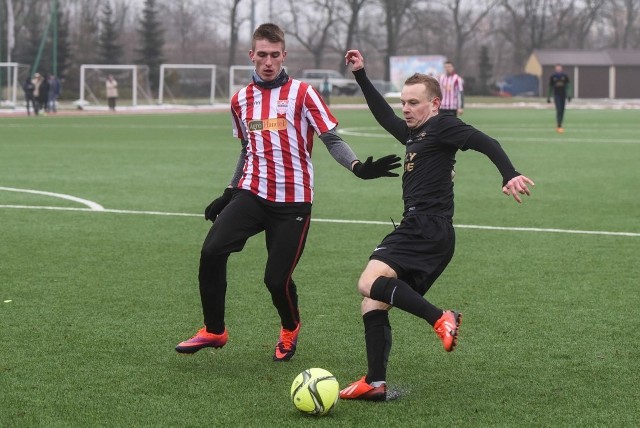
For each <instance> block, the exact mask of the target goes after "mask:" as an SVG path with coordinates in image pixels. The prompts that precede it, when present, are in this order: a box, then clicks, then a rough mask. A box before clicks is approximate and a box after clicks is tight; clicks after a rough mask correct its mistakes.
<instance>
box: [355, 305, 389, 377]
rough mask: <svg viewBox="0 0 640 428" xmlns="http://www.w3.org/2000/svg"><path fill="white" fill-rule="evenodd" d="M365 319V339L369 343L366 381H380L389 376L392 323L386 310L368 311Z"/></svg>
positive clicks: (364, 316)
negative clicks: (388, 364) (388, 363)
mask: <svg viewBox="0 0 640 428" xmlns="http://www.w3.org/2000/svg"><path fill="white" fill-rule="evenodd" d="M362 321H364V340H365V343H366V345H367V364H368V372H367V377H366V379H365V380H366V381H367V383H369V384H370V383H371V382H380V381H385V380H386V378H387V361H389V352H390V351H391V325H390V324H389V313H388V312H387V311H385V310H375V311H371V312H367V313H366V314H364V315H363V316H362Z"/></svg>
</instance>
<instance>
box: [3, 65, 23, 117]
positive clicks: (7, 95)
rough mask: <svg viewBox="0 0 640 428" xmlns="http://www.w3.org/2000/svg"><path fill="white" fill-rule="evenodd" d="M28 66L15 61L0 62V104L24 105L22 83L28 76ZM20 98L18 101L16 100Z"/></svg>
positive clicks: (8, 105)
mask: <svg viewBox="0 0 640 428" xmlns="http://www.w3.org/2000/svg"><path fill="white" fill-rule="evenodd" d="M29 71H30V70H29V66H28V65H25V64H18V63H17V62H0V106H1V107H8V108H15V107H17V106H18V104H21V105H24V93H23V92H22V85H23V84H24V82H25V80H27V78H28V77H30V73H29ZM18 100H20V101H18Z"/></svg>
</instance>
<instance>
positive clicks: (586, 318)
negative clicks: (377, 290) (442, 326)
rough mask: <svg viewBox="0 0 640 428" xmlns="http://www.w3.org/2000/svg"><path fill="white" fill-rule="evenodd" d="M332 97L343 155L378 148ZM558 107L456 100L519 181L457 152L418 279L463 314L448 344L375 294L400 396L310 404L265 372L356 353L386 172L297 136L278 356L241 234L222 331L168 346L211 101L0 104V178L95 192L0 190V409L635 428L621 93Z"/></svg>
mask: <svg viewBox="0 0 640 428" xmlns="http://www.w3.org/2000/svg"><path fill="white" fill-rule="evenodd" d="M335 114H336V116H337V117H338V119H339V120H340V122H341V124H340V128H341V129H342V130H343V131H346V133H345V134H344V138H345V139H346V140H347V141H348V142H349V143H350V144H351V145H352V147H353V148H354V150H355V151H356V153H358V154H359V156H360V157H362V158H364V157H366V156H369V155H373V156H376V157H377V156H381V155H385V154H389V153H397V154H399V155H402V153H403V150H402V149H403V147H402V146H401V145H399V144H397V143H396V142H394V141H393V140H392V139H391V137H389V136H387V135H385V134H384V132H383V131H382V130H381V129H380V128H379V127H378V126H377V125H376V124H375V122H374V121H373V119H372V118H371V116H370V113H369V112H368V111H366V110H336V111H335ZM566 116H567V118H566V123H565V127H566V132H565V134H563V135H559V134H556V133H555V130H554V129H555V128H554V113H553V111H552V110H549V109H546V110H534V109H530V110H524V109H511V110H501V109H475V110H474V109H468V110H467V111H466V112H465V115H464V119H465V120H466V121H467V122H468V123H470V124H473V125H474V126H476V127H478V128H479V129H481V130H483V131H485V132H486V133H488V134H489V135H491V136H494V137H495V138H497V139H498V140H499V141H500V142H501V144H502V145H503V147H504V148H505V150H506V151H507V152H508V154H509V155H510V157H511V159H512V160H513V162H514V164H515V166H516V168H517V169H518V170H519V171H520V172H522V173H523V174H525V175H528V176H529V177H531V178H532V179H533V180H534V181H535V182H536V187H535V189H534V190H533V195H532V196H531V197H530V198H526V200H525V202H524V203H523V204H522V205H518V204H516V203H515V202H514V201H513V200H511V199H509V198H507V197H506V196H504V195H502V193H501V192H500V190H501V189H500V185H501V179H500V176H499V174H498V172H497V170H496V168H495V167H494V166H493V165H492V164H491V163H490V162H489V161H488V160H487V159H486V158H485V157H484V156H483V155H481V154H479V153H476V152H460V153H459V154H458V163H457V165H456V172H457V174H456V178H455V183H456V186H455V188H456V217H455V219H454V221H455V223H456V224H457V225H458V228H457V244H456V245H457V249H456V255H455V257H454V259H453V261H452V263H451V264H450V265H449V267H448V269H447V270H446V271H445V273H444V274H443V275H442V277H441V278H440V279H439V280H438V282H437V283H436V284H435V285H434V287H433V288H432V290H431V291H429V293H428V294H427V297H428V298H429V299H430V300H431V301H433V303H435V304H437V305H439V306H441V307H445V308H452V309H456V310H460V311H462V312H463V313H464V322H463V324H462V328H461V333H460V341H459V346H458V348H457V349H456V351H455V352H454V353H451V354H448V353H446V352H444V351H443V349H442V346H441V344H440V342H439V341H438V339H437V338H436V336H435V334H434V333H433V332H432V331H430V330H429V329H428V328H427V326H426V325H425V323H424V322H423V321H421V320H417V319H415V318H413V317H411V316H410V315H408V314H405V313H402V312H400V311H398V310H395V311H392V314H391V322H392V326H393V333H394V347H393V350H392V353H391V358H390V362H389V370H388V381H389V385H390V387H391V388H392V389H394V390H396V391H399V392H400V397H399V398H397V399H396V400H393V401H390V402H388V403H363V402H344V401H341V402H339V403H338V405H337V407H336V409H335V411H334V412H333V413H331V414H330V415H329V416H327V417H324V418H320V419H317V418H310V417H305V416H303V415H302V414H300V413H299V412H297V411H296V410H295V408H294V407H293V405H292V404H291V402H290V400H289V396H288V395H289V387H290V385H291V382H292V381H293V379H294V378H295V376H296V375H297V374H298V373H299V372H300V371H302V370H303V369H306V368H309V367H322V368H325V369H327V370H329V371H331V372H332V373H333V374H334V375H335V376H336V377H337V379H338V381H339V382H340V384H341V386H344V385H346V384H348V383H349V382H351V381H354V380H356V379H357V378H359V377H360V376H362V375H363V374H364V373H365V371H366V361H365V352H364V338H363V326H362V320H361V317H360V315H359V302H360V298H359V296H358V294H357V292H356V287H355V284H356V282H357V279H358V276H359V274H360V272H361V270H362V268H363V267H364V265H365V264H366V261H367V259H368V256H369V254H370V252H371V250H372V249H373V248H374V247H375V245H376V244H377V243H378V242H379V241H380V240H381V239H382V238H383V237H384V235H385V234H387V233H388V232H389V231H390V230H391V229H392V226H391V220H390V218H393V219H394V220H395V221H396V222H398V221H399V220H400V219H401V213H402V203H401V199H400V180H399V179H383V180H371V181H366V182H365V181H361V180H359V179H357V178H355V177H354V176H353V175H352V174H351V173H350V172H348V171H346V170H344V169H343V168H342V167H341V166H339V165H338V164H337V163H335V162H334V161H333V160H332V159H331V157H330V156H329V155H328V153H327V151H326V149H325V148H324V147H323V145H322V143H321V142H320V141H319V140H318V139H316V146H315V150H314V164H315V169H316V200H315V204H314V213H313V216H314V218H315V219H316V221H314V222H313V223H312V226H311V230H310V233H309V238H308V241H307V247H306V250H305V254H304V255H303V257H302V259H301V261H300V264H299V266H298V268H297V270H296V272H295V275H294V278H295V280H296V283H297V284H298V289H299V294H300V306H301V313H302V320H303V326H302V332H301V334H300V340H299V346H298V352H297V353H296V356H295V357H294V359H293V360H292V361H291V362H289V363H285V364H276V363H274V362H272V361H271V356H272V353H273V348H274V346H275V342H276V339H277V335H278V329H279V325H278V318H277V315H276V312H275V309H274V308H273V307H272V305H271V300H270V297H269V295H268V292H267V291H266V289H265V287H264V285H263V284H262V276H263V268H264V262H265V250H264V237H263V235H258V236H256V237H254V238H252V239H251V240H250V241H249V242H248V244H247V247H246V248H245V250H244V251H243V252H241V253H239V254H236V255H233V256H232V257H231V258H230V264H229V291H228V293H227V325H228V329H229V333H230V339H229V343H228V344H227V346H225V347H224V348H222V349H220V350H215V351H210V350H203V351H200V352H198V353H197V354H195V355H193V356H181V355H178V354H177V353H176V352H175V351H174V349H173V348H174V346H175V345H176V344H177V343H178V342H180V341H181V340H184V339H186V338H188V337H189V336H191V335H192V334H194V333H195V332H196V330H197V329H198V328H199V327H200V326H201V323H202V319H201V308H200V302H199V294H198V286H197V269H198V259H199V250H200V246H201V244H202V240H203V239H204V236H205V235H206V233H207V231H208V228H209V225H210V223H207V222H206V221H205V220H204V219H203V218H202V216H201V213H202V210H203V208H204V207H205V206H206V205H207V204H208V203H209V202H210V200H211V199H212V198H214V197H216V196H217V195H218V194H219V193H220V192H221V191H222V189H223V188H224V187H225V186H226V185H227V183H228V180H229V178H230V177H231V173H232V170H233V167H234V165H235V162H236V159H237V155H238V151H239V144H238V142H237V140H235V139H234V138H233V137H231V131H230V119H229V117H228V114H227V113H212V114H163V115H130V116H127V115H119V114H118V115H104V116H65V117H63V116H60V117H52V116H48V117H39V118H34V117H31V118H26V117H15V118H0V186H1V187H8V188H17V189H31V190H37V191H46V192H53V193H59V194H66V195H72V196H75V197H78V198H83V199H86V200H90V201H93V202H95V203H98V204H101V205H102V206H104V208H105V209H106V211H105V212H95V211H88V210H80V211H78V210H76V209H77V208H83V207H84V205H82V204H80V203H78V202H74V201H71V200H64V199H60V198H57V197H54V196H49V195H43V194H33V193H24V192H10V191H6V190H0V233H1V237H0V343H1V346H0V426H2V427H29V426H52V427H62V426H74V427H75V426H78V427H84V426H127V427H128V426H234V427H235V426H239V427H253V426H256V427H266V426H332V427H333V426H344V427H355V426H373V425H374V424H375V425H378V426H385V425H387V426H404V427H409V426H416V427H422V426H436V425H455V426H536V427H537V426H637V425H639V424H640V417H639V416H638V402H640V392H639V391H640V389H638V387H637V384H638V380H639V378H640V376H639V374H640V369H639V367H640V333H639V332H640V317H639V316H638V309H637V308H638V307H639V306H640V293H639V292H638V284H639V278H640V263H638V260H639V256H638V254H640V235H639V234H640V202H639V201H640V198H639V197H638V191H637V190H638V185H639V184H640V168H639V165H640V139H639V137H638V136H639V135H640V120H639V119H638V117H639V113H638V112H637V111H631V110H619V111H614V110H571V109H570V110H568V111H567V114H566ZM19 207H21V208H19ZM43 207H51V208H50V209H46V208H43ZM53 208H56V209H53ZM65 208H72V209H73V210H72V209H69V210H67V209H65ZM114 210H117V211H114ZM161 213H168V214H169V215H160V214H161ZM180 214H186V215H180ZM325 219H329V220H356V221H360V220H367V221H379V222H384V224H367V223H357V222H356V223H340V222H338V223H334V222H325V221H323V220H325ZM472 226H493V227H497V228H498V229H488V230H487V229H477V228H473V227H472ZM500 228H503V229H500ZM513 228H527V229H526V230H514V229H513ZM549 229H553V230H556V231H551V230H549ZM575 231H597V232H614V233H618V234H617V235H616V234H610V233H602V234H586V233H569V232H575ZM620 233H621V234H620ZM624 233H626V234H627V235H624Z"/></svg>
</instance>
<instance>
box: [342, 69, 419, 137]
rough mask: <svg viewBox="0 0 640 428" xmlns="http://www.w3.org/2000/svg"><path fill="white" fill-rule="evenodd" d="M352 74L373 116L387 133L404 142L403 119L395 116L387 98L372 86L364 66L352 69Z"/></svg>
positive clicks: (405, 130)
mask: <svg viewBox="0 0 640 428" xmlns="http://www.w3.org/2000/svg"><path fill="white" fill-rule="evenodd" d="M353 75H354V76H355V77H356V82H357V83H358V85H360V89H362V93H363V94H364V98H365V100H366V101H367V105H368V106H369V110H371V113H373V117H375V119H376V120H377V121H378V123H379V124H380V126H382V127H383V128H384V129H385V130H386V131H387V132H388V133H389V134H391V135H393V137H395V139H396V140H398V141H400V142H401V143H402V144H405V143H406V140H407V135H408V133H409V128H408V127H407V123H406V122H405V121H404V119H401V118H399V117H398V116H396V113H395V112H394V111H393V108H391V106H390V105H389V103H388V102H387V100H385V99H384V97H383V96H382V95H381V94H380V92H378V90H377V89H376V88H375V86H373V84H372V83H371V81H370V80H369V78H368V77H367V74H366V72H365V71H364V68H362V69H360V70H357V71H354V72H353Z"/></svg>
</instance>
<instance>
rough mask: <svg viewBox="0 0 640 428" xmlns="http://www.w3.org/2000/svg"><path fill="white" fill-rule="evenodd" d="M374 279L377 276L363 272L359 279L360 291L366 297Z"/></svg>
mask: <svg viewBox="0 0 640 428" xmlns="http://www.w3.org/2000/svg"><path fill="white" fill-rule="evenodd" d="M374 280H375V278H372V277H371V276H370V275H365V274H364V273H363V274H362V275H361V276H360V279H359V280H358V292H359V293H360V294H361V295H362V296H364V297H369V295H370V293H371V286H372V285H373V281H374Z"/></svg>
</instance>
